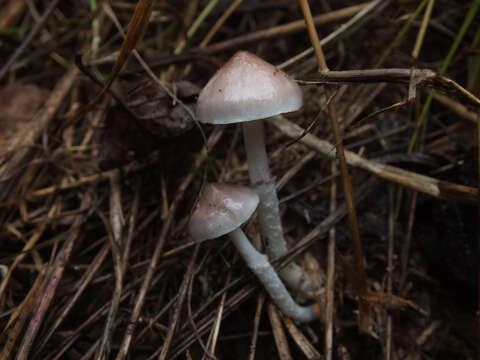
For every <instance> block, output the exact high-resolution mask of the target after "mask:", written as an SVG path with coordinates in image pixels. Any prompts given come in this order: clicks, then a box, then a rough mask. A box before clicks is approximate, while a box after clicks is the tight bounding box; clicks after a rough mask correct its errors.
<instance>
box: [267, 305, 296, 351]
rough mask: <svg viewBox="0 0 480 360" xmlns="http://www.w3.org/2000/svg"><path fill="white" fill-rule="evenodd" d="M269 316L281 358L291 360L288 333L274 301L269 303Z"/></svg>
mask: <svg viewBox="0 0 480 360" xmlns="http://www.w3.org/2000/svg"><path fill="white" fill-rule="evenodd" d="M267 308H268V318H269V319H270V325H271V328H272V332H273V337H274V339H275V344H276V345H277V351H278V357H279V358H280V360H291V359H293V358H292V355H291V354H290V347H289V346H288V340H287V335H286V334H285V330H284V329H283V326H282V320H281V319H280V315H279V314H278V310H277V308H276V307H275V305H274V304H273V303H269V304H268V305H267Z"/></svg>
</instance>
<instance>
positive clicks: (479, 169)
mask: <svg viewBox="0 0 480 360" xmlns="http://www.w3.org/2000/svg"><path fill="white" fill-rule="evenodd" d="M477 161H478V164H477V176H478V184H477V186H478V191H479V194H480V110H479V111H478V112H477ZM477 216H478V219H477V253H478V249H480V221H479V220H480V198H478V210H477ZM476 320H477V359H480V261H479V260H478V259H477V314H476Z"/></svg>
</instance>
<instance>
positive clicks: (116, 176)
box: [97, 170, 125, 359]
mask: <svg viewBox="0 0 480 360" xmlns="http://www.w3.org/2000/svg"><path fill="white" fill-rule="evenodd" d="M105 223H106V226H107V228H108V229H109V230H110V231H109V236H108V238H109V240H110V248H111V249H112V256H113V264H114V265H113V266H114V273H115V289H114V291H113V296H112V304H111V306H110V310H109V311H108V314H107V320H106V322H105V329H104V331H103V336H102V341H101V342H100V348H99V350H98V353H97V358H98V359H104V358H105V359H108V358H109V356H110V349H111V345H110V338H111V334H112V332H113V330H114V326H115V319H116V316H117V311H118V307H119V306H120V299H121V296H122V287H123V275H124V272H123V269H124V268H125V267H124V264H123V261H124V259H123V258H122V250H123V247H124V246H123V245H124V239H123V227H124V224H125V219H124V216H123V209H122V194H121V184H120V171H119V170H115V171H114V172H113V174H112V176H111V178H110V226H108V223H107V220H106V219H105ZM122 260H123V261H122Z"/></svg>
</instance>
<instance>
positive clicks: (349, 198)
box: [299, 0, 370, 332]
mask: <svg viewBox="0 0 480 360" xmlns="http://www.w3.org/2000/svg"><path fill="white" fill-rule="evenodd" d="M299 3H300V6H301V8H302V12H303V16H304V18H305V22H306V24H307V29H308V34H309V36H310V42H311V43H312V45H313V48H314V50H315V56H316V58H317V62H318V72H319V73H328V67H327V63H326V61H325V57H324V55H323V51H322V48H321V46H320V41H319V39H318V34H317V30H316V29H315V26H314V25H313V21H312V14H311V12H310V7H309V5H308V0H299ZM328 114H329V118H330V125H331V127H332V131H333V136H334V139H335V148H336V150H337V159H338V160H339V163H340V175H341V179H342V187H343V193H344V196H345V203H346V205H347V211H348V226H349V228H350V233H351V236H352V244H353V253H354V261H355V270H356V272H357V274H356V275H357V281H356V282H355V284H353V285H354V287H355V289H356V291H357V295H358V296H359V298H360V299H361V296H362V295H363V294H365V293H366V292H367V278H366V274H365V266H364V259H363V250H362V242H361V239H360V232H359V230H358V220H357V212H356V210H355V206H354V203H355V201H354V199H353V190H352V182H351V179H350V175H349V173H348V167H347V163H346V161H345V150H344V148H343V139H342V134H341V132H340V127H339V125H338V117H337V110H336V108H335V105H334V104H333V103H332V102H330V103H329V105H328ZM358 326H359V329H360V330H361V331H364V332H368V329H369V326H370V309H369V306H368V304H367V303H366V302H364V301H360V308H359V317H358Z"/></svg>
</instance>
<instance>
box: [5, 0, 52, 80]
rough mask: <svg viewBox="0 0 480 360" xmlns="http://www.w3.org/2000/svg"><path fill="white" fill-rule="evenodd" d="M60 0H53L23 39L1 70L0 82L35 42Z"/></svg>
mask: <svg viewBox="0 0 480 360" xmlns="http://www.w3.org/2000/svg"><path fill="white" fill-rule="evenodd" d="M58 2H59V0H52V2H51V3H50V4H49V5H48V7H47V8H46V10H45V11H44V12H43V14H42V16H41V17H40V18H39V19H38V21H37V22H36V23H35V25H34V26H33V28H32V30H31V31H30V32H29V33H28V35H27V36H26V37H25V39H23V41H22V43H21V44H20V46H19V47H18V48H17V49H16V50H15V51H14V53H13V54H12V55H11V56H10V58H9V59H8V60H7V62H6V63H5V65H3V66H2V68H1V69H0V80H1V79H3V77H4V76H5V75H6V74H7V73H8V71H9V70H10V67H11V66H12V65H13V63H15V61H16V60H17V59H18V57H19V56H20V55H22V53H23V52H24V51H25V49H26V48H27V47H28V46H29V45H30V43H31V42H32V41H33V39H34V38H35V36H36V35H37V33H38V32H39V31H40V30H41V29H42V27H43V25H45V22H46V21H47V19H48V17H49V16H50V14H51V13H52V11H53V10H55V8H56V7H57V4H58Z"/></svg>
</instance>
